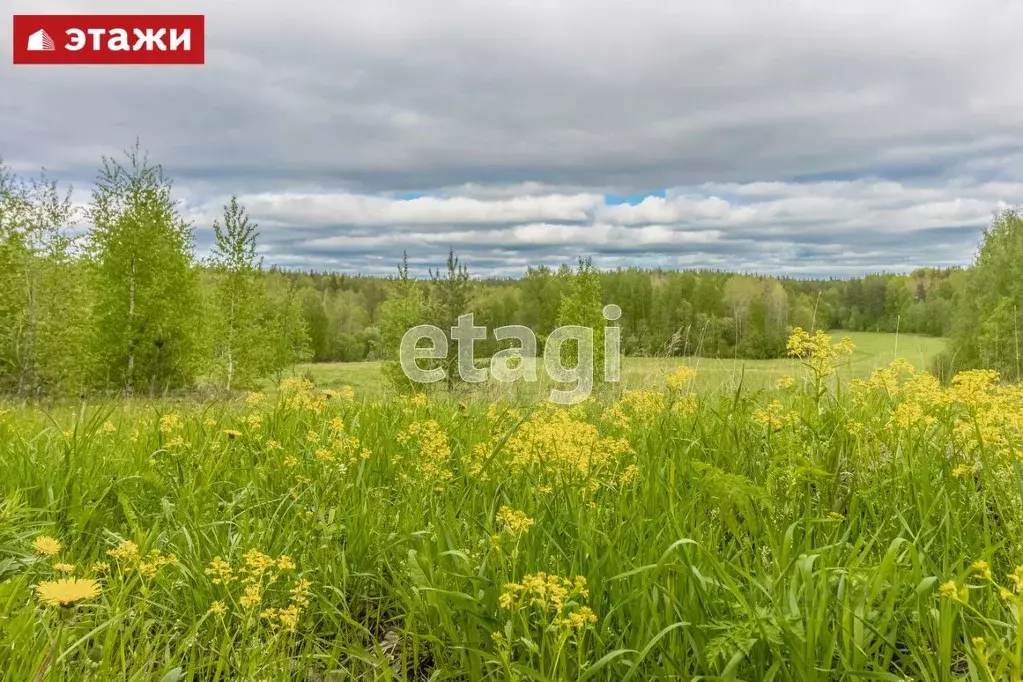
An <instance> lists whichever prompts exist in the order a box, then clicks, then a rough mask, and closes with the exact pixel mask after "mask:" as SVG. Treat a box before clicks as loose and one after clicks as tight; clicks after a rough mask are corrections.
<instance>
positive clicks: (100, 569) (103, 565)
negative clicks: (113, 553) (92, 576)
mask: <svg viewBox="0 0 1023 682" xmlns="http://www.w3.org/2000/svg"><path fill="white" fill-rule="evenodd" d="M89 570H90V571H92V572H93V573H108V572H110V564H108V563H107V562H105V561H97V562H96V563H94V564H93V565H92V566H89Z"/></svg>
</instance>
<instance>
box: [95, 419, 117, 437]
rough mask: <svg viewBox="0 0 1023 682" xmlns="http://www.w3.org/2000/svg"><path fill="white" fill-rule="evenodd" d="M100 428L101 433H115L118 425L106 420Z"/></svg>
mask: <svg viewBox="0 0 1023 682" xmlns="http://www.w3.org/2000/svg"><path fill="white" fill-rule="evenodd" d="M99 430H100V432H101V433H106V434H110V433H113V432H114V431H116V430H117V427H116V426H114V423H113V422H111V421H105V422H103V426H101V427H100V429H99Z"/></svg>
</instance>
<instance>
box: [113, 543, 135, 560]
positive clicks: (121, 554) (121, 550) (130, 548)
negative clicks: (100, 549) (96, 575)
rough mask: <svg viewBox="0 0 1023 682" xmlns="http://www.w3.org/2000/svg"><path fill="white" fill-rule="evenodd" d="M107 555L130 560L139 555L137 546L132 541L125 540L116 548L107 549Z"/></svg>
mask: <svg viewBox="0 0 1023 682" xmlns="http://www.w3.org/2000/svg"><path fill="white" fill-rule="evenodd" d="M107 555H109V556H112V557H113V558H115V559H118V560H120V561H132V560H134V559H137V558H138V556H139V546H138V545H136V544H135V543H134V542H131V541H129V540H125V541H124V542H122V543H121V544H119V545H118V546H117V548H116V549H108V550H107Z"/></svg>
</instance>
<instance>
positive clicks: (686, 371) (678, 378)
mask: <svg viewBox="0 0 1023 682" xmlns="http://www.w3.org/2000/svg"><path fill="white" fill-rule="evenodd" d="M695 377H696V370H695V369H693V368H691V367H686V366H685V365H679V366H678V367H676V368H675V371H674V372H672V373H671V374H669V375H668V376H667V377H666V378H665V380H664V383H665V385H666V386H667V387H668V390H669V391H680V390H682V389H683V388H684V387H685V386H686V384H688V383H689V382H690V381H692V380H693V379H694V378H695Z"/></svg>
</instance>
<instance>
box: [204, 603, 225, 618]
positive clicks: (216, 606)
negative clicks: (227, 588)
mask: <svg viewBox="0 0 1023 682" xmlns="http://www.w3.org/2000/svg"><path fill="white" fill-rule="evenodd" d="M206 613H212V614H213V615H214V616H221V615H223V614H225V613H227V607H226V606H224V602H222V601H215V602H213V603H212V604H210V608H209V610H208V611H207V612H206Z"/></svg>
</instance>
